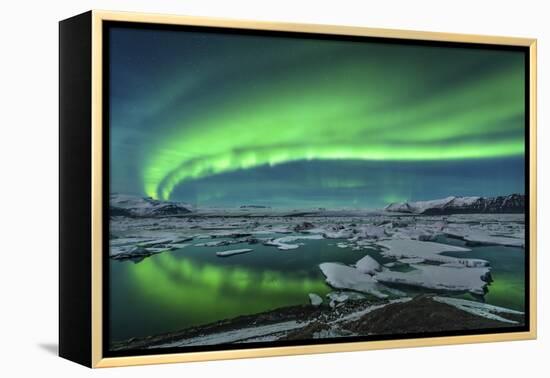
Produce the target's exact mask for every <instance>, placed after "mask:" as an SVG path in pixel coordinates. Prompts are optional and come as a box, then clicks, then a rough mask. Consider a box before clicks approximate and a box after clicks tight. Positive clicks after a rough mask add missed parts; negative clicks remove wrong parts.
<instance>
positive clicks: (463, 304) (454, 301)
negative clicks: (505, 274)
mask: <svg viewBox="0 0 550 378" xmlns="http://www.w3.org/2000/svg"><path fill="white" fill-rule="evenodd" d="M433 299H434V300H435V301H437V302H440V303H445V304H448V305H451V306H454V307H456V308H458V309H459V310H462V311H466V312H468V313H470V314H473V315H477V316H482V317H484V318H487V319H492V320H498V321H500V322H505V323H512V324H517V322H516V321H515V320H510V319H506V318H504V317H502V316H500V315H497V314H501V315H502V314H512V315H523V312H521V311H516V310H512V309H509V308H504V307H499V306H494V305H490V304H486V303H479V302H474V301H468V300H465V299H459V298H449V297H433Z"/></svg>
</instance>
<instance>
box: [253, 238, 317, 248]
mask: <svg viewBox="0 0 550 378" xmlns="http://www.w3.org/2000/svg"><path fill="white" fill-rule="evenodd" d="M322 238H323V236H321V235H298V236H284V237H282V238H278V239H274V240H270V241H267V242H265V243H264V244H265V245H271V246H275V247H277V248H278V249H280V250H283V251H286V250H289V249H296V248H298V247H299V246H300V244H291V243H293V242H295V241H297V240H307V239H309V240H317V239H322Z"/></svg>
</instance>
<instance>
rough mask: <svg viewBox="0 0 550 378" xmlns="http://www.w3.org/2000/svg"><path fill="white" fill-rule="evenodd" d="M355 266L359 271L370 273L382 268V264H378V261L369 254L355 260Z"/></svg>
mask: <svg viewBox="0 0 550 378" xmlns="http://www.w3.org/2000/svg"><path fill="white" fill-rule="evenodd" d="M355 267H356V268H357V270H358V271H359V272H361V273H366V274H371V275H373V274H375V273H376V272H379V271H381V270H382V266H380V264H379V263H378V261H376V260H375V259H373V258H372V257H370V256H369V255H366V256H365V257H363V258H362V259H361V260H359V261H357V263H356V264H355Z"/></svg>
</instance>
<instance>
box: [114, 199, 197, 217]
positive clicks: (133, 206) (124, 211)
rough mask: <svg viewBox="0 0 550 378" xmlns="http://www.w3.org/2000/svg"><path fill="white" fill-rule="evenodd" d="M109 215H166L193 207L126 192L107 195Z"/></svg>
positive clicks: (176, 213) (187, 210)
mask: <svg viewBox="0 0 550 378" xmlns="http://www.w3.org/2000/svg"><path fill="white" fill-rule="evenodd" d="M109 203H110V211H109V214H110V215H111V216H127V217H162V216H167V215H179V214H188V213H191V212H192V211H193V207H192V206H191V205H189V204H186V203H182V202H171V201H159V200H155V199H153V198H151V197H145V198H144V197H139V196H133V195H128V194H111V195H110V196H109Z"/></svg>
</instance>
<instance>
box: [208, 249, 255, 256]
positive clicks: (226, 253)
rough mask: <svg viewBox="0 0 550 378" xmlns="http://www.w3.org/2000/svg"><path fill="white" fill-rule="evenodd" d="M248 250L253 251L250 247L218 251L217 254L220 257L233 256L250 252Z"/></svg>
mask: <svg viewBox="0 0 550 378" xmlns="http://www.w3.org/2000/svg"><path fill="white" fill-rule="evenodd" d="M248 252H252V249H250V248H243V249H232V250H230V251H220V252H216V255H218V256H220V257H227V256H233V255H240V254H242V253H248Z"/></svg>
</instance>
